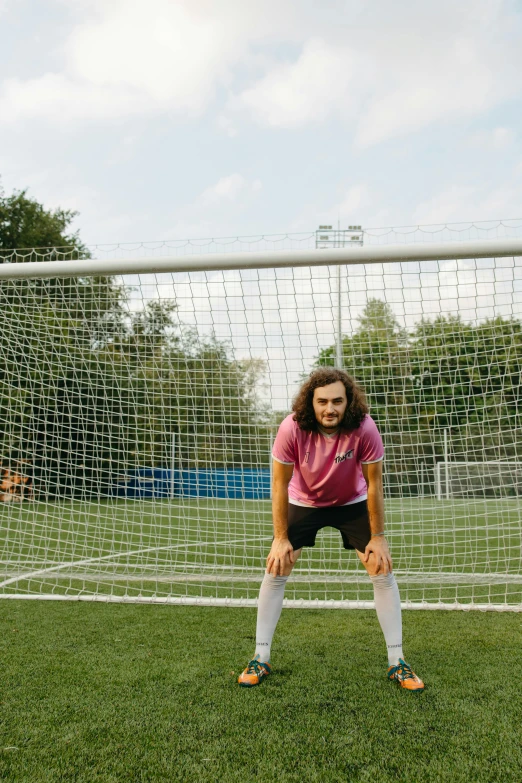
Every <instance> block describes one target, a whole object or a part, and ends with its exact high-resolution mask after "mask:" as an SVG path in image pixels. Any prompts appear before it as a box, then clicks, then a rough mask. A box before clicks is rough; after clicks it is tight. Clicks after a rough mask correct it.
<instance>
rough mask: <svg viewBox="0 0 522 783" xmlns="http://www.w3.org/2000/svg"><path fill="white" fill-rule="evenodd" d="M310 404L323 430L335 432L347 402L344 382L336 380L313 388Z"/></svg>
mask: <svg viewBox="0 0 522 783" xmlns="http://www.w3.org/2000/svg"><path fill="white" fill-rule="evenodd" d="M312 404H313V406H314V413H315V418H316V419H317V422H318V423H319V425H320V426H321V427H322V428H323V430H326V432H335V431H336V430H338V429H339V426H340V424H341V421H342V420H343V416H344V412H345V410H346V406H347V404H348V400H347V399H346V389H345V388H344V383H343V382H342V381H336V382H335V383H330V384H328V386H319V387H318V388H317V389H314V396H313V400H312Z"/></svg>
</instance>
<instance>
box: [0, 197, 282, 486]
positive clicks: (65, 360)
mask: <svg viewBox="0 0 522 783" xmlns="http://www.w3.org/2000/svg"><path fill="white" fill-rule="evenodd" d="M74 217H75V213H73V212H71V211H67V210H60V209H58V210H54V211H49V210H46V209H44V207H43V206H42V205H40V204H38V203H37V202H36V201H33V200H31V199H29V198H27V196H26V192H25V191H23V192H19V193H15V194H14V195H12V196H9V197H5V196H4V195H3V194H2V195H1V196H0V260H1V257H2V254H3V257H4V258H5V259H6V260H7V258H9V260H10V261H13V260H16V261H20V260H34V257H35V254H34V253H33V252H32V251H31V250H28V251H27V252H25V251H22V253H20V254H16V259H15V258H14V256H13V253H12V249H16V248H22V247H24V248H31V247H44V246H45V247H50V248H56V247H62V250H61V251H60V253H59V254H58V255H59V257H61V258H62V257H64V256H67V255H68V256H69V257H72V258H79V257H85V256H86V255H88V253H87V251H86V249H85V247H84V246H83V244H82V243H81V241H80V239H79V236H78V234H77V233H76V234H68V233H67V231H68V228H69V226H70V223H71V222H72V220H73V218H74ZM64 245H67V246H68V247H67V249H65V248H63V246H64ZM56 255H57V254H56V253H55V252H54V251H53V250H51V251H50V252H48V253H45V254H43V255H38V256H37V257H38V258H40V257H41V258H45V259H46V260H49V258H53V257H55V256H56ZM0 333H1V334H2V363H1V364H0V420H1V421H2V422H3V423H4V428H5V432H4V436H3V439H2V446H1V448H2V453H1V455H0V456H2V457H3V459H4V460H5V461H6V462H7V463H9V464H10V465H13V463H16V462H17V461H20V460H22V461H23V462H24V464H25V465H26V466H27V464H30V466H31V467H30V469H31V472H32V473H33V474H34V478H35V480H36V481H35V483H36V484H37V485H38V486H39V487H40V490H41V491H42V492H44V494H46V495H48V496H49V495H53V494H63V493H66V494H71V493H72V494H78V493H81V494H87V495H91V494H99V493H102V494H105V493H106V492H108V491H110V488H111V487H112V486H114V482H115V480H116V479H117V478H118V477H121V475H122V473H124V472H125V471H127V470H128V469H132V468H136V467H151V466H167V465H170V464H171V443H172V439H173V437H176V438H177V465H178V467H186V466H191V467H192V466H198V465H210V464H213V465H218V466H219V465H236V464H237V465H251V464H257V463H258V460H259V455H260V454H261V455H263V456H264V455H265V454H266V453H267V446H266V444H265V441H266V440H267V437H268V436H267V429H266V426H265V423H264V421H265V418H266V411H265V409H264V408H263V406H261V405H260V404H259V401H258V394H257V386H258V384H259V382H260V378H261V376H262V374H263V372H264V366H263V365H262V363H259V362H258V363H256V362H249V363H248V362H241V361H236V360H235V359H233V358H232V357H231V356H230V350H229V347H228V346H227V345H226V344H225V343H222V342H220V341H219V340H217V339H216V338H215V337H213V336H207V337H202V336H201V335H199V334H198V333H197V331H196V330H189V329H187V328H185V327H184V326H183V325H182V324H180V323H179V322H178V320H177V306H176V303H175V302H174V301H164V302H161V301H151V302H148V303H146V304H144V305H141V304H140V303H139V302H138V300H137V299H136V298H133V291H132V289H131V288H130V287H128V286H124V285H122V284H120V283H117V282H116V281H115V280H114V279H113V278H110V277H97V278H90V277H89V278H68V279H35V280H18V281H7V282H5V283H3V284H2V286H1V287H0ZM266 459H267V464H268V457H267V458H266Z"/></svg>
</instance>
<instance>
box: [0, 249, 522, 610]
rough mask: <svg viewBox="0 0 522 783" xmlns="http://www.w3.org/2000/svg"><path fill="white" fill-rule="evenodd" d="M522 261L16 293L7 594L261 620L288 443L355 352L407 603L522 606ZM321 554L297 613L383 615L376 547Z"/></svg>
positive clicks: (5, 395)
mask: <svg viewBox="0 0 522 783" xmlns="http://www.w3.org/2000/svg"><path fill="white" fill-rule="evenodd" d="M7 260H9V262H10V263H17V262H22V261H24V260H27V255H23V254H20V255H17V254H16V253H13V255H12V256H11V257H10V258H9V259H5V261H7ZM521 265H522V264H521V259H520V258H517V257H515V258H503V259H496V260H495V259H485V260H475V259H472V258H470V259H465V260H463V261H430V262H408V263H390V264H368V265H366V266H364V265H363V266H343V267H341V268H340V269H341V274H340V275H339V274H338V268H337V267H324V266H322V267H300V268H287V269H277V270H276V269H249V270H243V271H212V272H191V273H162V274H147V273H146V269H144V271H143V273H142V274H140V275H133V276H129V275H124V276H121V277H110V278H109V277H107V278H103V277H84V278H64V279H54V278H53V279H32V280H12V281H2V282H1V283H0V345H1V357H2V358H1V362H0V432H1V441H0V451H1V454H0V456H1V458H2V465H1V477H0V479H1V481H0V593H1V595H2V596H3V597H39V598H44V599H45V598H57V599H60V598H61V599H66V598H69V599H82V600H121V601H125V600H127V601H158V602H173V603H175V602H187V603H198V602H199V603H207V604H220V603H223V604H227V603H229V604H233V605H245V606H246V605H253V604H254V603H255V601H256V599H257V594H258V590H259V584H260V581H261V578H262V573H263V569H264V562H265V558H266V554H267V552H268V550H269V547H270V543H271V536H272V523H271V507H270V476H271V458H270V452H271V446H272V442H273V439H274V437H275V433H276V431H277V426H278V424H279V422H280V421H281V420H282V419H283V418H284V416H286V415H287V414H288V413H289V412H290V410H291V400H292V396H293V395H294V394H295V392H296V390H297V388H298V386H299V384H300V382H301V381H302V380H303V378H304V377H306V375H307V374H308V373H309V372H310V371H311V370H312V369H314V367H316V366H319V365H325V364H326V365H333V364H335V363H336V362H337V360H338V359H337V357H338V352H339V350H340V351H341V354H342V364H343V366H344V368H345V369H346V370H347V371H348V372H350V373H351V374H352V375H354V376H355V377H356V379H357V380H358V381H359V382H360V384H361V385H362V387H363V388H364V389H365V391H366V394H367V397H368V401H369V405H370V409H371V410H370V412H371V415H372V416H373V418H374V419H375V420H376V422H377V425H378V427H379V429H380V431H381V433H382V435H383V440H384V443H385V450H386V452H385V460H384V471H385V495H386V501H385V506H386V530H387V536H388V540H389V543H390V548H391V551H392V555H393V559H394V569H395V572H396V575H397V579H398V582H399V586H400V590H401V598H402V601H403V603H404V605H406V606H412V607H426V608H428V607H435V608H437V607H464V608H473V607H480V608H502V609H512V610H517V609H520V608H521V604H522V569H521V565H522V563H521V559H522V558H521V546H520V544H521V537H520V532H521V498H520V491H521V472H522V469H521V465H522V402H521V400H522V387H521V377H522V283H521V280H522V274H521V272H522V270H521ZM339 280H340V291H339ZM339 301H340V303H341V309H340V319H339V318H338V315H339V314H338V305H339ZM339 320H340V322H341V327H342V340H341V341H339V340H337V345H336V324H337V323H338V321H339ZM339 342H340V345H339ZM439 463H444V469H443V470H442V472H441V468H440V466H439V467H438V465H439ZM502 463H505V464H504V467H502ZM441 487H442V488H441ZM317 543H318V545H317V546H316V547H315V548H314V549H309V550H304V551H303V555H302V557H301V559H300V560H299V563H298V565H297V566H296V568H295V570H294V573H293V575H292V577H291V579H290V580H289V582H288V584H287V589H286V602H287V605H289V606H370V605H371V601H372V599H373V593H372V589H371V584H370V581H369V580H368V578H367V576H366V573H365V571H364V569H363V568H362V566H361V565H360V564H359V562H358V559H357V557H356V555H355V553H354V552H351V553H350V552H346V551H344V550H343V549H342V545H341V540H340V537H339V536H338V535H337V534H336V533H335V531H333V530H329V529H325V530H324V531H322V532H321V533H320V534H319V536H318V542H317Z"/></svg>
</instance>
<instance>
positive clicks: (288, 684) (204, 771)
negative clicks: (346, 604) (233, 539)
mask: <svg viewBox="0 0 522 783" xmlns="http://www.w3.org/2000/svg"><path fill="white" fill-rule="evenodd" d="M0 627H1V641H0V644H1V650H2V658H1V660H2V679H1V711H0V716H1V729H0V731H1V737H0V780H1V781H16V783H40V782H42V783H43V781H45V782H46V783H50V782H51V781H53V782H54V781H64V782H65V781H67V783H72V782H74V783H98V781H99V783H116V781H118V783H119V782H120V781H122V782H123V781H125V783H134V781H136V783H137V782H138V781H140V782H141V781H143V782H144V781H147V782H148V781H151V782H152V781H154V782H156V781H158V782H159V781H162V783H163V782H164V783H167V782H168V783H173V782H174V781H183V782H187V783H189V782H190V783H191V782H192V781H194V783H207V781H208V782H210V781H220V782H223V783H228V782H229V781H230V783H232V781H233V782H234V783H249V782H250V781H262V783H271V782H272V781H274V783H275V782H276V781H277V783H290V781H292V783H293V782H294V781H295V783H297V782H298V781H299V783H302V782H306V781H321V783H322V782H324V783H329V782H330V781H343V783H345V782H346V781H372V783H380V782H381V781H383V782H384V781H400V782H401V783H428V781H429V783H434V782H435V781H448V783H449V782H451V783H459V782H460V781H462V783H464V781H465V782H466V783H470V781H471V782H473V783H482V781H483V782H484V783H502V782H503V781H506V782H507V781H510V782H511V781H513V783H519V781H520V780H521V779H522V773H521V770H522V746H521V736H522V735H521V729H520V727H521V726H522V700H521V699H520V682H521V677H520V657H521V633H520V632H521V615H520V614H516V613H503V614H497V613H490V612H488V613H476V612H474V613H468V612H442V611H437V612H433V611H432V612H421V611H410V612H405V613H404V629H405V634H404V636H405V652H406V656H407V659H408V661H409V662H410V663H411V664H412V665H413V667H414V669H415V670H416V671H417V673H418V674H420V675H421V676H422V678H423V679H424V680H425V682H426V690H425V691H424V692H423V693H418V694H412V693H407V692H405V691H403V690H401V689H400V688H399V687H398V686H397V685H396V684H394V683H391V682H389V681H387V679H386V677H385V672H386V659H385V655H384V643H383V640H382V635H381V633H380V630H379V627H378V623H377V620H376V616H375V613H374V612H372V611H361V610H358V611H346V610H328V611H326V610H308V609H307V610H295V609H294V610H292V609H286V610H285V611H284V612H283V615H282V618H281V621H280V625H279V627H278V631H277V635H276V640H275V642H274V646H273V655H272V659H273V664H274V669H273V674H271V676H270V677H269V678H268V679H267V680H266V681H265V682H263V684H262V685H261V686H260V687H259V688H252V689H245V688H240V687H239V686H238V685H237V682H236V679H237V676H238V674H239V672H240V671H241V669H242V667H243V666H244V665H245V663H246V662H247V660H248V658H249V656H250V655H251V653H252V651H253V645H254V629H255V610H252V609H240V608H233V609H232V608H210V607H209V608H207V607H190V606H186V607H183V606H157V605H156V606H137V605H119V604H118V605H105V604H90V603H53V602H38V601H23V600H9V601H2V603H1V609H0Z"/></svg>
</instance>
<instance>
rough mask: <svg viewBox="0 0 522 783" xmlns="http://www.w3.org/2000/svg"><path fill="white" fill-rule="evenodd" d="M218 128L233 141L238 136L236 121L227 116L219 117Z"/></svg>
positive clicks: (221, 115)
mask: <svg viewBox="0 0 522 783" xmlns="http://www.w3.org/2000/svg"><path fill="white" fill-rule="evenodd" d="M217 126H218V128H219V130H220V131H222V132H223V133H224V134H225V135H226V136H229V137H230V138H231V139H232V138H234V136H237V133H238V131H237V128H236V126H235V124H234V121H233V120H232V119H231V118H230V117H229V116H228V115H226V114H220V115H219V116H218V118H217Z"/></svg>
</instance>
